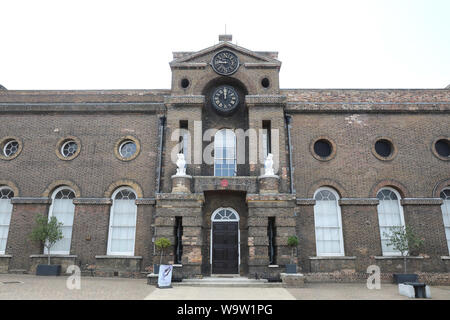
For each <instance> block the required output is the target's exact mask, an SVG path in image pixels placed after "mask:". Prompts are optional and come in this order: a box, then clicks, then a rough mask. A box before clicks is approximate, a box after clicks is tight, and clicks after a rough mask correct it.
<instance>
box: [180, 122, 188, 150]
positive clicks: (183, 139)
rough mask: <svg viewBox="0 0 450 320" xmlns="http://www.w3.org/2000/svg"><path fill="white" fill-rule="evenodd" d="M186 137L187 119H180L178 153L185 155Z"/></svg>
mask: <svg viewBox="0 0 450 320" xmlns="http://www.w3.org/2000/svg"><path fill="white" fill-rule="evenodd" d="M187 139H188V121H187V120H180V141H179V142H180V153H183V154H184V155H186V152H187Z"/></svg>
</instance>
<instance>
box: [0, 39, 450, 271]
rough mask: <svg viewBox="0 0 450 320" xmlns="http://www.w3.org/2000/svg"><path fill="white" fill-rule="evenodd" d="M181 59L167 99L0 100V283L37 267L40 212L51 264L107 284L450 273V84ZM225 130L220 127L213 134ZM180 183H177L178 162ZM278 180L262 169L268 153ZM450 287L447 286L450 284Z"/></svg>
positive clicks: (4, 96)
mask: <svg viewBox="0 0 450 320" xmlns="http://www.w3.org/2000/svg"><path fill="white" fill-rule="evenodd" d="M220 40H221V41H220V42H219V44H217V45H215V46H213V47H210V48H207V49H204V50H201V51H198V52H175V53H174V60H173V61H172V62H170V68H171V71H172V85H171V89H168V90H89V91H87V90H86V91H85V90H80V91H19V90H18V91H16V90H6V89H5V88H3V87H1V90H0V120H1V125H0V147H1V155H0V195H1V199H0V272H34V271H35V268H36V266H37V264H39V263H43V262H45V260H44V259H45V256H44V253H45V252H44V249H43V247H41V246H40V245H39V244H37V243H34V242H31V241H30V240H29V234H30V232H31V230H32V228H33V225H34V223H35V217H36V215H37V214H39V213H40V214H45V215H50V216H56V217H57V218H58V220H60V221H62V222H63V223H64V230H63V231H64V239H63V240H61V241H60V242H58V243H57V245H56V246H55V248H54V249H53V253H54V255H53V256H54V258H53V261H54V263H60V264H62V265H63V268H66V267H67V266H68V265H70V264H76V265H79V266H80V267H81V269H82V270H84V271H88V270H89V271H90V272H95V274H97V275H119V276H139V275H143V274H144V273H145V272H151V271H152V269H153V264H154V263H159V259H160V257H159V252H158V251H157V250H156V249H155V246H154V242H155V240H157V239H158V238H161V237H166V238H168V239H170V240H171V242H172V244H173V246H172V247H171V248H169V249H168V250H167V254H166V255H164V256H163V259H164V262H170V263H173V264H174V265H175V269H174V270H175V274H176V275H177V276H182V277H195V276H200V275H210V274H241V275H244V276H249V277H254V276H255V274H257V275H258V276H259V277H265V278H277V277H278V276H279V274H280V272H284V270H285V265H286V264H288V263H289V262H290V259H291V252H292V250H291V248H289V247H288V246H287V238H288V237H289V236H291V235H296V236H297V237H298V238H299V245H298V247H297V248H296V250H294V262H297V264H298V268H299V270H301V272H303V273H306V274H308V275H310V276H311V277H312V279H313V278H314V277H316V278H317V279H319V278H320V277H321V275H329V276H330V275H334V276H335V277H339V276H340V275H346V276H347V277H350V278H351V277H358V276H357V275H358V274H359V275H361V274H365V272H366V270H367V267H368V266H369V265H373V264H376V265H378V266H380V268H381V271H382V273H385V274H387V275H389V274H392V273H393V272H397V271H401V270H402V261H401V259H400V257H399V255H398V252H395V250H393V249H392V247H390V246H388V245H387V243H386V239H385V236H384V232H385V231H386V230H389V228H390V227H392V226H400V225H407V226H411V227H412V228H413V229H414V230H415V231H416V232H417V233H418V234H419V235H420V237H422V238H424V246H423V247H422V248H421V250H420V251H419V252H416V253H414V256H413V257H411V258H410V259H409V260H410V264H409V266H410V268H411V269H412V270H410V271H416V272H424V273H433V274H441V275H442V274H444V275H445V274H446V273H448V272H449V271H450V260H449V259H450V258H449V255H450V254H449V247H450V156H449V153H450V140H449V139H450V129H449V128H450V117H449V112H450V90H449V89H373V90H372V89H370V90H360V89H345V90H344V89H280V88H279V71H280V67H281V62H280V61H279V60H277V53H276V52H254V51H250V50H248V49H245V48H242V47H239V46H237V45H234V44H232V43H231V42H230V41H231V38H230V37H229V36H222V37H221V39H220ZM211 129H213V130H211ZM179 153H182V154H184V157H185V160H186V162H187V164H186V175H176V172H177V164H176V159H177V154H179ZM268 154H272V155H273V162H274V165H273V168H274V173H273V174H267V173H268V171H266V169H270V167H271V165H270V164H269V163H267V168H264V164H265V161H266V159H267V155H268ZM447 276H448V274H447Z"/></svg>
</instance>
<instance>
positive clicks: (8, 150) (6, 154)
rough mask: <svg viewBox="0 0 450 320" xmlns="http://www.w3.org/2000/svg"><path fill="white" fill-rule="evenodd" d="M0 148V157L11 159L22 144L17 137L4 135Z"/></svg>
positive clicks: (16, 154) (20, 148) (17, 153)
mask: <svg viewBox="0 0 450 320" xmlns="http://www.w3.org/2000/svg"><path fill="white" fill-rule="evenodd" d="M0 148H1V149H0V159H4V160H11V159H14V158H15V157H17V156H18V155H19V153H20V151H22V144H21V142H20V140H19V139H17V138H14V137H6V138H4V139H3V140H2V141H1V142H0Z"/></svg>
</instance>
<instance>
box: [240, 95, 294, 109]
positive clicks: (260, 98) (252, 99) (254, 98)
mask: <svg viewBox="0 0 450 320" xmlns="http://www.w3.org/2000/svg"><path fill="white" fill-rule="evenodd" d="M245 103H246V104H247V106H249V107H257V106H264V107H266V106H279V107H284V105H285V103H286V96H283V95H246V96H245Z"/></svg>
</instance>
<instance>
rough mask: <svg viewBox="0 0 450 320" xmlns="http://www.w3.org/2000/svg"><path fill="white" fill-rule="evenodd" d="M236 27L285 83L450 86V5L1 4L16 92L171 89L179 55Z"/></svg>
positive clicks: (1, 37) (411, 1) (227, 0)
mask: <svg viewBox="0 0 450 320" xmlns="http://www.w3.org/2000/svg"><path fill="white" fill-rule="evenodd" d="M225 24H226V28H227V33H231V34H232V35H233V43H237V44H238V45H239V46H243V47H245V48H248V49H250V50H255V51H278V52H279V60H281V61H282V67H281V71H280V86H281V88H444V87H445V86H447V85H449V84H450V1H449V0H423V1H422V0H404V1H401V0H389V1H380V0H377V1H375V0H373V1H362V0H356V1H344V0H340V1H336V0H334V1H320V0H319V1H318V0H314V1H312V0H311V1H299V0H297V1H282V0H278V1H274V0H272V1H266V0H258V1H249V0H245V1H244V0H239V1H235V0H221V1H211V0H210V1H195V0H190V1H187V0H185V1H175V0H172V1H168V0H167V1H158V2H157V1H137V0H136V1H134V0H126V1H125V0H123V1H113V0H108V1H99V0H90V1H83V0H75V1H73V0H54V1H47V0H39V1H37V0H32V1H23V0H0V84H2V85H3V86H5V87H6V88H7V89H11V90H13V89H17V90H19V89H159V88H163V89H168V88H170V77H171V73H170V68H169V62H170V61H171V60H172V51H198V50H201V49H204V48H206V47H209V46H212V45H214V44H216V43H217V42H218V35H219V34H221V33H224V29H225Z"/></svg>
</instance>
